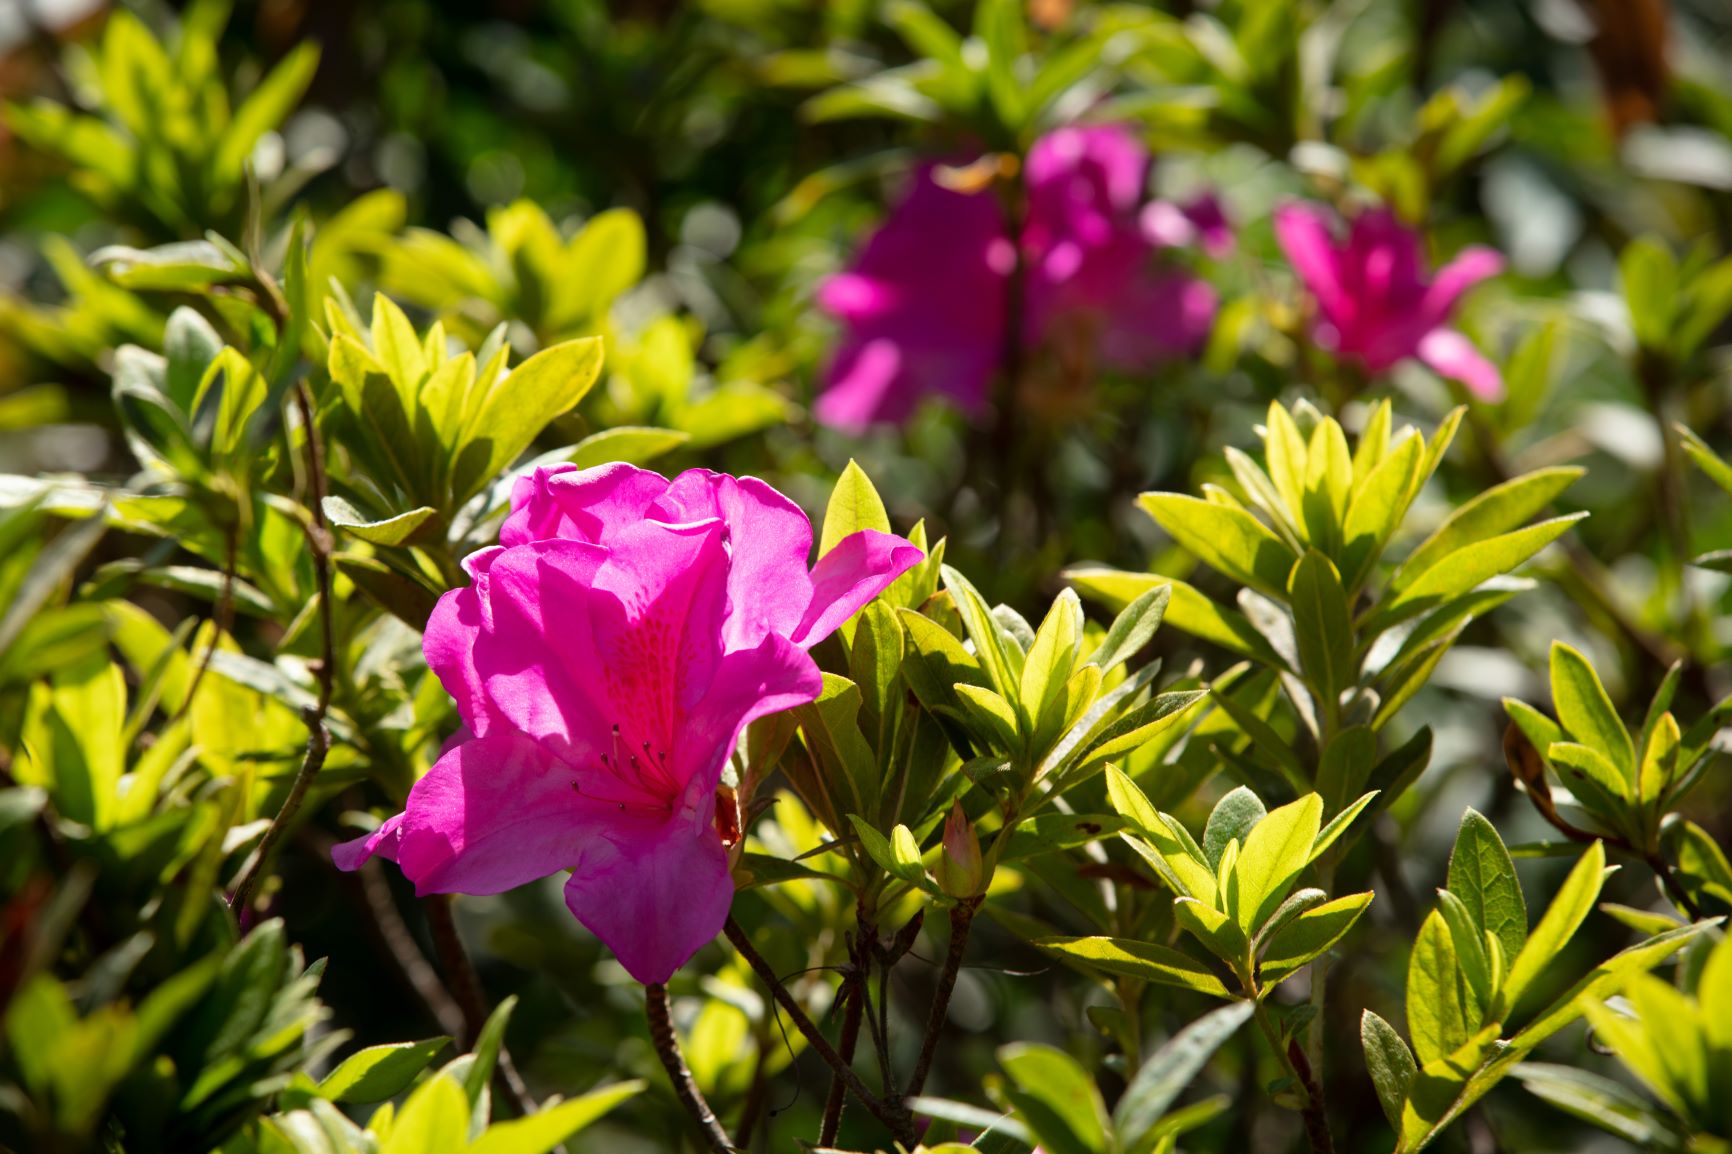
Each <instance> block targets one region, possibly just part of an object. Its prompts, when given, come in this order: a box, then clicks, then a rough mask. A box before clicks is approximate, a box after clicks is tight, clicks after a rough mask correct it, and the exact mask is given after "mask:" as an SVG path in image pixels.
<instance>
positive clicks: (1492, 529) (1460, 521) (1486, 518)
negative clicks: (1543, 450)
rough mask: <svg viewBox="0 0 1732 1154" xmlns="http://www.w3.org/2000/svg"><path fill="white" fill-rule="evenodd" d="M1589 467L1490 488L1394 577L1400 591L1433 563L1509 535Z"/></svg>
mask: <svg viewBox="0 0 1732 1154" xmlns="http://www.w3.org/2000/svg"><path fill="white" fill-rule="evenodd" d="M1586 471H1587V470H1585V469H1582V468H1579V467H1575V466H1564V467H1559V468H1554V469H1538V470H1535V471H1534V472H1532V473H1526V474H1524V475H1522V476H1520V477H1516V478H1514V479H1513V480H1509V481H1505V482H1504V483H1503V484H1501V485H1497V486H1494V487H1493V488H1490V489H1487V490H1486V491H1485V492H1483V493H1481V494H1479V496H1477V497H1475V498H1473V500H1471V501H1469V502H1467V503H1466V504H1465V505H1463V506H1462V507H1461V508H1459V509H1457V510H1456V511H1455V512H1453V513H1451V514H1450V515H1449V516H1448V517H1447V518H1445V519H1444V522H1443V524H1441V525H1439V526H1438V527H1437V530H1436V531H1435V532H1433V533H1432V534H1431V536H1429V537H1427V538H1426V539H1425V540H1424V541H1423V542H1422V543H1421V544H1420V545H1419V547H1418V548H1416V549H1415V550H1414V551H1413V552H1412V553H1410V554H1408V557H1407V560H1405V561H1403V562H1402V564H1401V567H1400V568H1399V569H1397V570H1396V571H1395V574H1394V576H1392V577H1391V578H1390V579H1389V588H1390V589H1391V590H1393V591H1397V592H1399V591H1400V590H1401V589H1403V588H1405V587H1406V586H1407V585H1408V584H1409V583H1411V582H1412V581H1413V580H1414V579H1416V578H1418V577H1419V576H1421V575H1422V574H1424V573H1426V572H1427V571H1428V570H1429V569H1431V567H1432V566H1433V565H1436V564H1437V563H1438V562H1439V561H1441V560H1443V559H1444V558H1445V557H1447V556H1449V555H1450V554H1451V553H1454V552H1456V551H1457V550H1458V549H1465V548H1467V547H1468V546H1470V545H1472V544H1474V543H1476V542H1479V541H1485V540H1489V539H1490V538H1492V537H1495V536H1497V535H1499V534H1501V533H1507V532H1509V531H1510V530H1512V529H1514V528H1516V527H1517V526H1519V525H1521V524H1522V523H1523V522H1525V521H1526V520H1527V519H1528V518H1529V517H1532V516H1534V515H1535V514H1536V513H1538V512H1540V511H1541V510H1542V509H1544V508H1546V507H1547V506H1548V505H1550V504H1551V503H1552V502H1553V501H1555V500H1557V498H1558V495H1559V494H1561V493H1562V492H1563V491H1564V490H1565V489H1567V488H1569V487H1570V486H1571V485H1572V484H1574V483H1575V482H1576V481H1577V480H1578V479H1579V478H1580V477H1581V476H1582V474H1583V473H1585V472H1586Z"/></svg>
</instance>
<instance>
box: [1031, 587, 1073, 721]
mask: <svg viewBox="0 0 1732 1154" xmlns="http://www.w3.org/2000/svg"><path fill="white" fill-rule="evenodd" d="M1083 626H1084V619H1083V610H1082V602H1080V601H1079V600H1078V599H1077V595H1076V590H1074V589H1065V590H1063V591H1061V592H1060V593H1059V595H1058V596H1057V597H1056V598H1054V599H1053V603H1052V608H1051V609H1049V610H1047V614H1046V620H1044V621H1042V622H1041V623H1040V629H1039V631H1038V632H1036V633H1035V636H1034V644H1033V645H1031V646H1029V650H1028V655H1027V657H1026V658H1025V659H1024V660H1023V665H1022V684H1021V690H1020V696H1021V700H1022V713H1023V716H1024V717H1027V718H1029V719H1031V720H1036V719H1039V718H1040V717H1042V716H1043V715H1045V714H1046V713H1047V712H1048V710H1049V706H1050V705H1051V704H1052V703H1053V701H1054V699H1055V698H1057V699H1058V700H1060V701H1062V700H1063V696H1064V692H1065V683H1066V682H1067V681H1069V680H1070V676H1071V672H1072V671H1073V670H1074V669H1075V668H1076V661H1077V654H1078V651H1079V650H1080V649H1081V647H1082V638H1083Z"/></svg>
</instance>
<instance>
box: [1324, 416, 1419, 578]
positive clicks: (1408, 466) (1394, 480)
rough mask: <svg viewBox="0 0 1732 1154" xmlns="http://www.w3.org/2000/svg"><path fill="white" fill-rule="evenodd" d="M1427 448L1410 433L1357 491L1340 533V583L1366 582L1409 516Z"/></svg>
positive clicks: (1372, 471)
mask: <svg viewBox="0 0 1732 1154" xmlns="http://www.w3.org/2000/svg"><path fill="white" fill-rule="evenodd" d="M1380 411H1381V410H1380ZM1362 443H1363V440H1362ZM1424 449H1425V445H1424V442H1423V441H1422V440H1421V439H1420V437H1419V435H1418V434H1416V433H1413V432H1412V431H1411V430H1410V431H1409V432H1408V434H1407V435H1406V436H1404V437H1402V439H1401V440H1400V442H1399V443H1397V445H1396V446H1395V448H1394V449H1392V450H1390V452H1389V453H1388V454H1387V455H1386V456H1384V458H1383V459H1382V460H1381V461H1379V462H1378V463H1377V465H1376V467H1375V468H1373V469H1372V470H1371V473H1370V475H1369V476H1367V477H1366V478H1365V480H1364V481H1362V482H1360V483H1359V485H1358V486H1357V487H1356V488H1355V490H1354V493H1353V500H1352V502H1351V503H1350V504H1349V505H1348V507H1347V520H1346V524H1345V527H1344V528H1343V530H1342V534H1341V536H1342V552H1341V581H1342V584H1343V585H1345V586H1346V587H1347V588H1348V589H1358V588H1359V587H1360V586H1361V585H1362V584H1364V583H1365V579H1366V578H1367V577H1369V576H1370V575H1371V570H1372V567H1373V566H1374V565H1375V564H1376V563H1377V558H1378V557H1379V556H1380V555H1381V554H1382V552H1383V547H1384V546H1385V545H1386V544H1387V543H1388V541H1389V538H1390V536H1391V535H1393V534H1394V532H1395V530H1396V529H1397V527H1399V526H1400V524H1401V519H1402V518H1403V517H1404V516H1405V515H1406V514H1407V506H1408V501H1409V498H1410V495H1411V494H1412V493H1413V491H1414V488H1415V486H1414V484H1413V480H1414V476H1415V475H1416V474H1417V472H1418V470H1419V462H1420V457H1421V454H1422V453H1423V452H1424Z"/></svg>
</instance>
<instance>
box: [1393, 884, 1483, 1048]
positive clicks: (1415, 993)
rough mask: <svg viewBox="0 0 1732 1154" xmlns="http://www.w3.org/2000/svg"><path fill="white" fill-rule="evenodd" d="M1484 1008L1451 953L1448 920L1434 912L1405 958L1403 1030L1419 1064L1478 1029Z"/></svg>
mask: <svg viewBox="0 0 1732 1154" xmlns="http://www.w3.org/2000/svg"><path fill="white" fill-rule="evenodd" d="M1485 1009H1486V1008H1485V1006H1484V1004H1483V1003H1481V1002H1479V1001H1478V1000H1477V999H1476V997H1475V995H1474V991H1473V987H1472V986H1471V985H1470V984H1469V982H1468V980H1467V975H1466V972H1465V971H1464V969H1463V968H1462V964H1461V960H1460V959H1459V958H1458V957H1457V955H1456V952H1455V939H1454V937H1453V935H1451V934H1450V932H1449V924H1448V923H1447V922H1446V921H1445V920H1444V916H1443V914H1442V913H1441V912H1439V911H1437V910H1433V911H1432V912H1431V914H1430V915H1429V916H1428V917H1427V918H1426V919H1425V922H1424V924H1423V925H1421V926H1420V927H1419V936H1418V937H1417V938H1416V939H1414V943H1413V952H1412V953H1411V954H1410V955H1408V960H1407V1032H1408V1034H1409V1035H1410V1036H1411V1037H1412V1038H1413V1052H1414V1054H1415V1055H1416V1056H1417V1057H1418V1059H1419V1064H1420V1065H1421V1066H1425V1065H1427V1064H1429V1063H1431V1062H1434V1061H1437V1060H1439V1059H1442V1058H1446V1057H1448V1056H1449V1055H1450V1054H1451V1053H1453V1052H1454V1051H1455V1050H1457V1049H1459V1048H1460V1047H1461V1046H1463V1045H1464V1044H1466V1042H1467V1041H1468V1039H1470V1038H1472V1037H1473V1036H1474V1034H1475V1033H1476V1032H1477V1031H1478V1030H1479V1029H1480V1026H1481V1024H1482V1022H1483V1021H1484V1014H1485Z"/></svg>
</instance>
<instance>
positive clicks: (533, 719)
mask: <svg viewBox="0 0 1732 1154" xmlns="http://www.w3.org/2000/svg"><path fill="white" fill-rule="evenodd" d="M611 556H612V552H611V551H610V550H608V549H604V548H602V547H601V546H599V545H590V544H586V543H584V542H581V541H569V540H559V539H554V540H547V541H536V542H533V543H531V544H528V545H518V546H516V547H514V548H511V549H505V550H501V551H500V553H499V554H498V555H497V556H496V557H494V558H493V560H492V563H491V565H490V566H489V567H488V572H487V581H486V584H485V586H484V587H480V586H478V594H479V596H478V598H477V600H478V601H479V602H480V604H479V605H478V606H477V613H479V612H480V610H481V609H484V610H485V613H484V614H483V616H484V617H485V620H483V621H480V622H479V627H478V623H477V620H476V618H475V616H470V615H465V612H464V611H465V610H466V609H467V607H468V605H469V602H468V601H466V600H464V599H461V598H459V599H455V600H454V605H455V607H456V609H457V610H458V614H457V616H456V619H455V620H454V621H452V622H451V623H450V624H449V625H447V624H446V622H445V621H444V619H441V620H440V625H441V631H440V633H439V634H438V636H437V637H434V635H433V634H432V633H431V632H430V634H429V641H428V643H427V644H426V645H425V646H424V647H425V648H426V649H427V655H428V661H429V663H430V664H432V665H433V668H434V671H435V672H436V673H438V674H439V675H440V680H441V681H442V682H443V683H444V684H445V687H446V689H447V690H448V691H449V692H451V694H452V696H453V697H456V698H457V699H458V702H459V704H460V705H461V704H462V702H463V700H464V699H463V697H462V696H460V695H459V691H460V690H465V689H466V688H467V687H466V683H465V682H464V680H463V678H465V677H468V676H473V677H474V678H475V679H477V680H478V682H479V683H480V687H481V694H482V697H483V701H484V709H483V710H482V711H481V713H480V714H479V715H478V716H477V717H475V718H473V719H472V718H470V717H465V718H464V720H465V721H466V722H468V723H469V724H470V728H471V729H474V730H475V732H476V733H477V734H478V735H482V734H491V733H493V732H496V731H497V730H499V729H501V728H508V729H512V730H516V731H518V732H520V733H524V734H527V735H528V736H530V737H534V738H539V739H542V740H543V741H545V742H546V743H547V744H548V747H549V748H551V749H557V750H560V751H561V753H562V755H563V756H565V757H566V758H567V760H569V761H571V762H572V763H573V764H584V763H585V762H586V761H587V760H589V759H591V758H593V757H595V756H596V755H598V754H599V753H601V752H605V751H606V750H607V749H608V748H609V745H610V734H609V727H610V725H611V719H610V717H609V700H608V698H607V696H606V693H605V689H604V687H603V686H602V685H601V684H600V682H599V680H598V678H597V675H596V669H597V666H598V664H599V661H598V658H597V656H596V649H595V641H594V630H593V627H592V625H591V619H592V617H593V615H594V603H595V602H596V601H597V600H598V599H600V600H606V601H609V602H615V606H616V610H617V597H616V596H615V595H613V594H609V593H602V594H597V593H596V592H594V584H595V582H596V580H597V574H598V573H599V572H600V570H601V567H602V566H603V564H604V563H605V562H607V561H608V560H610V558H611ZM430 629H431V626H430ZM447 630H448V632H447ZM465 646H467V647H468V648H467V655H466V657H465V650H464V647H465ZM465 660H466V661H467V663H468V664H467V666H465V665H464V664H463V662H464V661H465ZM483 718H486V719H488V721H487V724H486V725H485V726H481V725H478V724H477V722H479V721H481V720H483Z"/></svg>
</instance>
